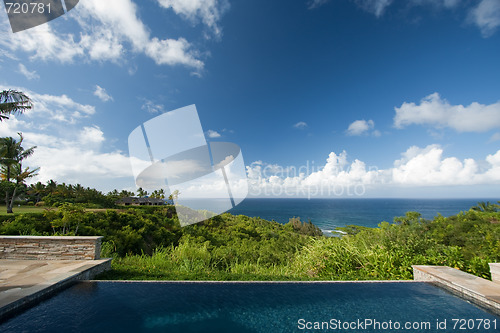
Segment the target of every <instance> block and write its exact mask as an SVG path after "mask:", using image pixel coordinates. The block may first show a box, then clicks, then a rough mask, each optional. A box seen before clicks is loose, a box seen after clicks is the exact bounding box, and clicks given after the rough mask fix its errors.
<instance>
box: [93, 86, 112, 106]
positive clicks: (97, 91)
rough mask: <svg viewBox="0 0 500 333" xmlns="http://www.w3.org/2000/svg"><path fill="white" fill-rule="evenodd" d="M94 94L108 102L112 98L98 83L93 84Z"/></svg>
mask: <svg viewBox="0 0 500 333" xmlns="http://www.w3.org/2000/svg"><path fill="white" fill-rule="evenodd" d="M94 95H95V96H97V97H99V99H100V100H101V101H103V102H108V101H112V100H113V97H112V96H111V95H110V94H108V93H107V91H106V89H104V88H102V87H101V86H98V85H96V86H95V91H94Z"/></svg>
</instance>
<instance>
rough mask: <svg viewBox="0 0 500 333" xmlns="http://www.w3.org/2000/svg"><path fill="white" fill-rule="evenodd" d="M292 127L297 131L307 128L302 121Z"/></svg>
mask: <svg viewBox="0 0 500 333" xmlns="http://www.w3.org/2000/svg"><path fill="white" fill-rule="evenodd" d="M293 127H294V128H298V129H304V128H307V123H306V122H304V121H299V122H298V123H296V124H295V125H293Z"/></svg>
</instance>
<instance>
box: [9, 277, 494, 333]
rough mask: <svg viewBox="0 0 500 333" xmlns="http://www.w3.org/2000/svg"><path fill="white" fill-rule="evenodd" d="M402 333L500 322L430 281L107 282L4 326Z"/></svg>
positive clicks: (62, 296)
mask: <svg viewBox="0 0 500 333" xmlns="http://www.w3.org/2000/svg"><path fill="white" fill-rule="evenodd" d="M487 323H489V324H487ZM464 325H465V326H464ZM460 327H465V328H466V329H465V330H464V329H460ZM399 330H400V331H404V330H406V331H409V332H499V331H500V318H499V317H497V316H495V315H492V314H490V313H488V312H485V311H484V310H482V309H481V308H478V307H476V306H474V305H472V304H470V303H468V302H467V301H464V300H462V299H461V298H458V297H455V296H453V295H451V294H449V293H448V292H446V291H444V290H442V289H440V288H437V287H435V286H433V285H431V284H427V283H424V282H369V283H341V282H329V283H288V282H286V283H231V282H225V283H200V282H104V281H103V282H81V283H78V284H76V285H74V286H73V287H71V288H69V289H66V290H64V291H62V292H60V293H58V294H56V295H55V296H54V297H52V298H50V299H48V300H46V301H44V302H42V303H40V304H38V305H36V306H35V307H33V308H31V309H28V310H27V311H25V312H22V313H21V314H19V315H18V316H16V317H14V318H12V319H10V320H8V321H6V322H4V323H3V324H0V332H4V333H6V332H16V333H19V332H120V333H124V332H183V333H185V332H242V333H244V332H273V333H274V332H342V331H343V332H356V331H359V332H394V331H399Z"/></svg>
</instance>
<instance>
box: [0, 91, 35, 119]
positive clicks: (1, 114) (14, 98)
mask: <svg viewBox="0 0 500 333" xmlns="http://www.w3.org/2000/svg"><path fill="white" fill-rule="evenodd" d="M32 108H33V103H32V101H31V98H29V97H28V96H26V95H25V94H24V93H22V92H20V91H17V90H10V89H9V90H4V91H2V92H0V121H2V120H4V119H9V116H10V115H11V114H15V113H24V112H25V111H26V110H29V109H32Z"/></svg>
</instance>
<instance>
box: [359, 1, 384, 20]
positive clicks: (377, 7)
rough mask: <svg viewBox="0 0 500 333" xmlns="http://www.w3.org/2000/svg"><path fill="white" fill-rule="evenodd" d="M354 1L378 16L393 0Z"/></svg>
mask: <svg viewBox="0 0 500 333" xmlns="http://www.w3.org/2000/svg"><path fill="white" fill-rule="evenodd" d="M354 1H355V3H356V4H357V5H358V6H359V7H361V8H362V9H364V10H366V11H367V12H369V13H372V14H374V15H375V16H376V17H380V16H382V15H383V14H384V12H385V9H386V8H387V7H388V6H390V5H391V3H392V1H393V0H354Z"/></svg>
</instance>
